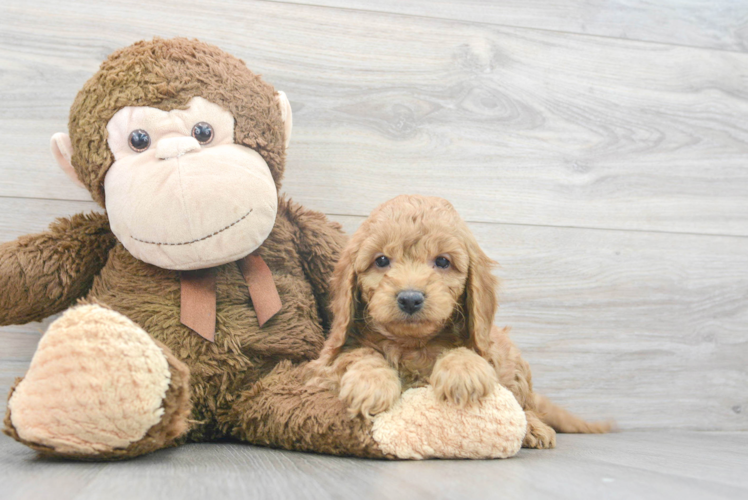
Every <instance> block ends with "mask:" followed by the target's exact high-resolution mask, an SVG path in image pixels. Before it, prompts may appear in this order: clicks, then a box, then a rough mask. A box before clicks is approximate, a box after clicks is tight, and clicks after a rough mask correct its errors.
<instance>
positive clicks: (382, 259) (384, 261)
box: [374, 255, 390, 267]
mask: <svg viewBox="0 0 748 500" xmlns="http://www.w3.org/2000/svg"><path fill="white" fill-rule="evenodd" d="M374 264H376V265H377V267H387V266H389V265H390V259H388V258H387V257H386V256H384V255H380V256H379V257H377V258H376V259H374Z"/></svg>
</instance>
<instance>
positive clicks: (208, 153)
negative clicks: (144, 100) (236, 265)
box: [104, 97, 278, 270]
mask: <svg viewBox="0 0 748 500" xmlns="http://www.w3.org/2000/svg"><path fill="white" fill-rule="evenodd" d="M233 130H234V118H233V116H232V115H231V113H230V112H228V111H226V110H224V109H222V108H221V107H220V106H218V105H216V104H213V103H210V102H208V101H206V100H205V99H202V98H200V97H195V98H193V99H192V100H191V101H190V103H189V107H188V108H187V109H184V110H172V111H169V112H166V111H162V110H159V109H156V108H151V107H126V108H123V109H121V110H120V111H118V112H117V113H116V114H115V115H114V117H112V119H111V120H110V121H109V123H108V125H107V131H108V133H109V139H108V142H109V145H110V148H111V149H112V152H113V154H114V158H115V161H114V163H113V164H112V166H111V167H110V169H109V171H108V172H107V175H106V178H105V180H104V187H105V191H106V192H107V193H108V196H107V198H106V209H107V213H108V215H109V221H110V223H111V229H112V231H113V232H114V234H115V235H116V236H117V238H118V239H119V240H120V241H121V242H122V244H123V245H124V246H125V248H127V250H128V251H129V252H130V253H131V254H132V255H133V256H135V257H136V258H138V259H140V260H142V261H144V262H147V263H149V264H153V265H155V266H158V267H161V268H165V269H172V270H194V269H203V268H207V267H211V266H217V265H221V264H225V263H227V262H231V261H234V260H237V259H240V258H242V257H244V256H246V255H248V254H249V253H251V252H253V251H254V250H256V249H257V248H258V247H259V246H260V245H261V244H262V242H263V241H265V239H266V238H267V237H268V235H269V234H270V231H271V230H272V229H273V224H274V222H275V217H276V212H277V200H278V194H277V191H276V188H275V183H274V181H273V178H272V175H271V173H270V169H269V168H268V165H267V163H266V162H265V160H264V159H263V158H262V156H260V155H259V154H258V153H257V152H256V151H254V150H252V149H250V148H247V147H244V146H241V145H238V144H234V136H233ZM201 141H202V142H201ZM217 199H219V200H220V203H216V200H217Z"/></svg>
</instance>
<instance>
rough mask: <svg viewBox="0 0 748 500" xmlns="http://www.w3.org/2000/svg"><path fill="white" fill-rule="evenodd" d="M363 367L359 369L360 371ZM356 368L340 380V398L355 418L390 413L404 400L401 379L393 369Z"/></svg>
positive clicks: (352, 368)
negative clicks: (401, 397) (401, 394)
mask: <svg viewBox="0 0 748 500" xmlns="http://www.w3.org/2000/svg"><path fill="white" fill-rule="evenodd" d="M357 368H359V369H357ZM360 368H361V367H356V366H355V365H353V366H352V367H351V369H349V370H348V371H346V372H345V374H344V375H343V377H342V378H341V379H340V392H339V393H338V396H339V397H340V399H341V400H342V401H343V403H345V405H346V406H347V407H348V413H349V414H350V415H351V417H355V416H357V415H363V416H364V417H365V418H369V419H370V418H371V417H372V416H373V415H376V414H377V413H382V412H385V411H387V410H389V409H390V408H391V407H392V405H394V404H395V402H396V401H397V400H398V398H400V392H401V390H402V387H401V384H400V377H399V376H398V375H397V372H396V371H395V370H393V369H392V368H389V367H387V368H384V367H381V368H374V369H370V370H366V369H360Z"/></svg>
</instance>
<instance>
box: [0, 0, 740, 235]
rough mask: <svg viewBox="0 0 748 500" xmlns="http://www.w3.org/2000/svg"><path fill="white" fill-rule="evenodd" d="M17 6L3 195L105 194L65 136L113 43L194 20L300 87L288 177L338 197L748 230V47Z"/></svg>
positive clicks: (193, 4)
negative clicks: (55, 137) (65, 161)
mask: <svg viewBox="0 0 748 500" xmlns="http://www.w3.org/2000/svg"><path fill="white" fill-rule="evenodd" d="M3 14H4V15H3V16H2V19H0V30H1V32H2V33H3V36H2V38H0V64H2V66H3V67H4V68H7V69H6V71H4V72H3V74H2V79H1V80H0V85H1V86H2V87H1V88H2V95H3V96H4V99H3V101H2V103H0V118H2V120H1V121H0V132H1V133H2V134H3V137H9V138H10V139H11V140H12V144H14V147H13V148H12V150H13V152H12V153H11V154H10V156H7V157H3V158H2V159H0V169H2V172H3V173H4V175H5V178H6V179H7V180H6V181H4V182H3V183H2V185H0V196H16V197H36V198H38V197H42V198H47V197H55V198H63V199H75V200H87V199H88V195H87V194H86V193H85V192H84V191H81V190H79V189H77V188H74V187H73V186H72V184H71V183H66V182H62V181H61V179H62V174H60V173H57V172H55V171H54V167H53V166H52V164H51V159H50V155H49V153H48V146H47V142H48V137H49V135H50V134H51V132H53V131H55V130H58V129H60V128H63V127H64V121H65V119H66V110H67V108H68V107H69V105H70V103H71V102H72V100H73V98H74V96H75V93H76V92H77V90H78V89H79V88H80V86H81V85H82V84H83V82H84V81H85V80H86V79H87V78H88V77H89V76H90V75H91V74H92V73H93V71H95V69H96V67H97V65H98V64H99V62H100V61H101V60H102V59H103V58H104V57H105V56H106V55H107V54H108V53H110V52H111V51H113V50H114V49H116V48H119V47H121V46H123V45H126V44H128V43H130V42H132V41H135V40H138V39H141V38H149V37H151V36H152V35H154V34H157V35H162V36H174V35H189V36H196V37H199V38H202V39H204V40H206V41H209V42H212V43H216V44H218V45H220V46H221V47H223V48H224V49H226V50H228V51H229V52H232V53H234V54H236V55H238V56H240V57H242V58H243V59H244V60H246V61H247V63H248V65H249V66H250V67H251V68H252V69H254V70H256V71H258V72H260V73H262V74H263V75H264V76H265V77H266V78H267V79H268V80H269V81H271V82H272V83H273V84H275V85H276V86H277V88H280V89H283V90H285V91H287V93H288V95H289V97H290V99H291V103H292V106H293V108H294V110H295V117H294V124H295V130H294V137H293V140H292V146H291V149H290V152H289V163H288V169H287V175H286V181H285V187H286V189H287V191H288V192H290V193H291V194H292V195H293V196H294V197H295V198H296V199H297V200H298V201H299V202H301V203H304V204H306V205H310V206H315V207H317V208H320V209H322V210H324V211H325V212H327V213H334V214H348V215H364V214H366V213H368V211H369V210H370V208H371V207H373V206H375V205H376V204H378V203H380V202H382V201H384V200H386V199H388V198H390V197H391V196H393V195H394V194H398V193H402V192H419V193H428V194H434V195H440V196H444V197H447V198H449V199H451V200H452V201H453V202H454V203H455V205H456V206H457V208H458V209H459V210H460V211H461V213H463V214H464V216H465V217H466V218H467V219H468V220H472V221H479V222H503V223H514V224H531V225H552V226H574V227H597V228H618V229H636V230H655V231H672V232H685V233H709V234H729V235H748V196H746V194H748V176H747V175H746V169H745V164H746V157H747V155H748V129H747V127H746V119H745V117H746V116H748V54H743V53H730V52H723V51H713V50H703V49H697V48H689V47H677V46H666V45H657V44H651V43H640V42H632V41H625V40H617V39H610V38H601V37H587V36H580V35H573V34H563V33H555V32H549V31H540V30H532V29H522V28H508V27H497V26H490V25H483V24H478V23H471V22H457V21H449V20H440V19H430V18H421V17H408V16H401V15H392V14H381V13H373V12H362V11H355V10H342V9H332V8H320V7H310V6H300V5H292V4H282V3H269V2H239V1H229V0H224V1H218V2H212V3H211V4H210V5H209V6H208V5H206V4H205V3H204V2H198V1H197V0H187V1H179V2H176V0H162V1H160V2H153V3H152V4H150V5H149V8H148V9H141V8H138V7H135V6H128V4H120V5H117V6H113V5H111V4H109V3H103V2H85V3H83V2H81V1H80V0H78V1H71V2H66V4H65V5H64V6H62V5H61V4H58V3H56V2H52V1H51V0H37V1H35V2H31V3H29V2H21V1H18V0H16V1H13V2H11V3H10V5H7V6H5V7H4V13H3ZM156 19H158V20H159V21H156ZM51 172H54V173H52V174H51Z"/></svg>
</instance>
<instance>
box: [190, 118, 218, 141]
mask: <svg viewBox="0 0 748 500" xmlns="http://www.w3.org/2000/svg"><path fill="white" fill-rule="evenodd" d="M192 137H194V138H195V139H197V142H199V143H200V144H208V143H209V142H210V141H212V140H213V127H211V126H210V123H205V122H200V123H198V124H197V125H195V126H194V127H192Z"/></svg>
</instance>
